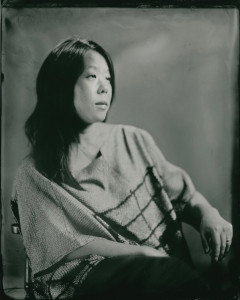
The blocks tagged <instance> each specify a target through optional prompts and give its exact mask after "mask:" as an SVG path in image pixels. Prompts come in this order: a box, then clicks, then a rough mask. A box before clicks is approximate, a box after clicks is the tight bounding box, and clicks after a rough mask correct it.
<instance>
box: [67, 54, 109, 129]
mask: <svg viewBox="0 0 240 300" xmlns="http://www.w3.org/2000/svg"><path fill="white" fill-rule="evenodd" d="M111 99H112V86H111V83H110V73H109V69H108V65H107V62H106V60H105V59H104V57H103V56H102V55H101V54H99V53H98V52H96V51H94V50H89V51H87V52H86V54H85V55H84V71H83V73H82V74H81V75H80V76H79V78H78V80H77V82H76V84H75V87H74V99H73V103H74V107H75V109H76V112H77V115H78V116H79V117H80V118H81V119H82V120H83V121H84V122H86V123H87V124H92V123H95V122H102V121H104V120H105V118H106V115H107V112H108V110H109V107H110V103H111Z"/></svg>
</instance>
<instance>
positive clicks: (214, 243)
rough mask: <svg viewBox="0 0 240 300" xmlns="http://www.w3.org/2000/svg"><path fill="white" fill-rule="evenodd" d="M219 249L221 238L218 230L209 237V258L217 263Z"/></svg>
mask: <svg viewBox="0 0 240 300" xmlns="http://www.w3.org/2000/svg"><path fill="white" fill-rule="evenodd" d="M220 249H221V237H220V234H219V232H218V230H214V231H213V232H212V236H211V257H212V259H214V260H215V261H218V259H219V255H220Z"/></svg>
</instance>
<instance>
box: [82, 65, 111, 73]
mask: <svg viewBox="0 0 240 300" xmlns="http://www.w3.org/2000/svg"><path fill="white" fill-rule="evenodd" d="M86 69H95V70H98V69H99V68H98V67H96V66H91V65H89V66H86ZM104 72H106V73H110V71H109V69H108V68H107V69H106V70H104Z"/></svg>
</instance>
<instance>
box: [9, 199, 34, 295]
mask: <svg viewBox="0 0 240 300" xmlns="http://www.w3.org/2000/svg"><path fill="white" fill-rule="evenodd" d="M11 208H12V212H13V215H14V218H15V220H16V223H14V224H12V225H11V232H12V233H13V234H18V235H19V234H21V226H20V218H19V212H18V204H17V201H16V200H12V201H11ZM24 290H25V292H26V296H25V300H26V299H34V295H33V291H32V287H31V268H30V263H29V259H28V257H27V255H26V257H25V272H24Z"/></svg>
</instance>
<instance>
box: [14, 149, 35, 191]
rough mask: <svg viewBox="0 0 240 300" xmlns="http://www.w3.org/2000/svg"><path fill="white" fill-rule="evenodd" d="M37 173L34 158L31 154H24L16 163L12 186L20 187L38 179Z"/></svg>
mask: <svg viewBox="0 0 240 300" xmlns="http://www.w3.org/2000/svg"><path fill="white" fill-rule="evenodd" d="M38 174H39V172H38V171H37V169H36V167H35V162H34V159H33V158H32V156H31V155H28V156H26V157H25V158H24V159H23V160H22V161H21V162H20V163H19V165H18V168H17V171H16V174H15V178H14V187H21V186H24V185H28V184H29V183H33V182H35V181H37V180H39V179H37V178H39V176H38Z"/></svg>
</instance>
